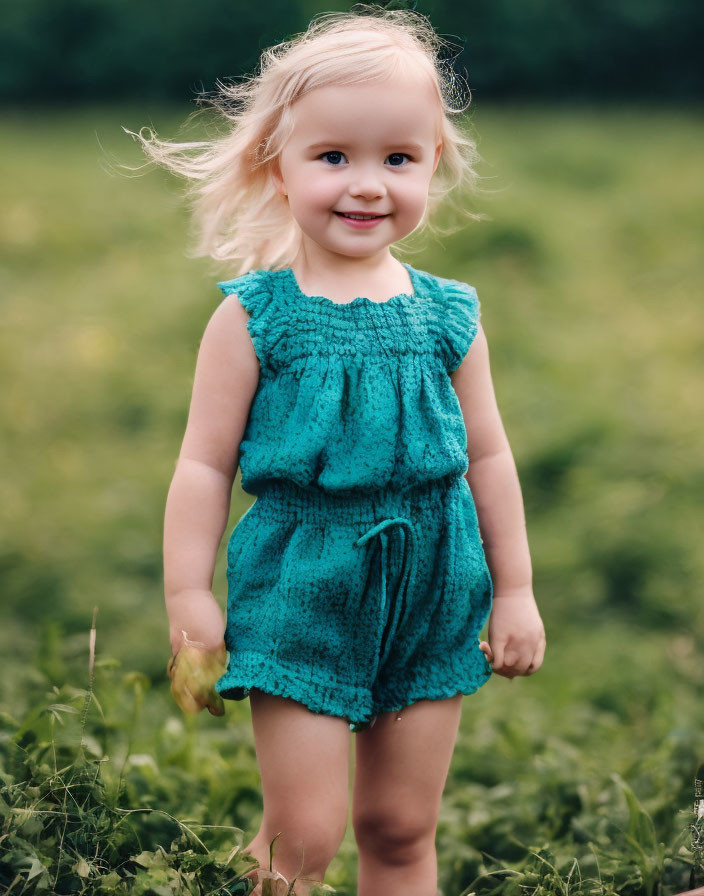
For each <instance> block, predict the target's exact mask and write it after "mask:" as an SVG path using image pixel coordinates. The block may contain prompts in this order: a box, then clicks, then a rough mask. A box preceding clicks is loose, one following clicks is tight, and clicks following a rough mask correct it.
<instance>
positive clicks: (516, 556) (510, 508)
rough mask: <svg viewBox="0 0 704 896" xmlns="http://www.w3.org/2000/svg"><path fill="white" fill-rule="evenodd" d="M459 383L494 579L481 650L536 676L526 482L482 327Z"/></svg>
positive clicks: (541, 650)
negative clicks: (523, 482) (523, 483)
mask: <svg viewBox="0 0 704 896" xmlns="http://www.w3.org/2000/svg"><path fill="white" fill-rule="evenodd" d="M452 385H453V386H454V388H455V391H456V392H457V396H458V398H459V401H460V406H461V408H462V415H463V417H464V421H465V426H466V428H467V451H468V454H469V469H468V470H467V481H468V483H469V487H470V489H471V491H472V495H473V497H474V501H475V504H476V508H477V518H478V520H479V528H480V530H481V533H482V540H483V542H484V552H485V554H486V558H487V563H488V565H489V569H490V571H491V577H492V581H493V584H494V601H493V604H492V608H491V615H490V616H489V644H487V643H486V642H481V643H480V647H481V649H482V650H484V651H485V653H487V655H488V658H489V660H490V662H491V664H492V669H493V670H494V671H495V672H498V673H499V674H500V675H503V676H505V677H506V678H509V679H513V677H514V676H516V675H532V674H533V673H534V672H536V671H537V670H538V669H539V668H540V666H541V665H542V663H543V656H544V654H545V629H544V627H543V622H542V620H541V618H540V613H539V612H538V607H537V605H536V602H535V597H534V596H533V585H532V578H533V573H532V569H531V561H530V551H529V548H528V537H527V534H526V524H525V515H524V510H523V498H522V496H521V487H520V484H519V482H518V474H517V472H516V464H515V463H514V460H513V455H512V453H511V448H510V446H509V444H508V439H507V437H506V432H505V430H504V427H503V424H502V422H501V417H500V415H499V410H498V408H497V406H496V396H495V394H494V387H493V384H492V381H491V372H490V368H489V349H488V346H487V341H486V336H485V335H484V331H483V330H482V328H481V327H480V328H479V330H478V332H477V335H476V337H475V339H474V342H473V343H472V345H471V346H470V349H469V351H468V352H467V354H466V355H465V358H464V360H463V361H462V363H461V364H460V366H459V368H458V369H457V370H455V371H454V373H453V374H452Z"/></svg>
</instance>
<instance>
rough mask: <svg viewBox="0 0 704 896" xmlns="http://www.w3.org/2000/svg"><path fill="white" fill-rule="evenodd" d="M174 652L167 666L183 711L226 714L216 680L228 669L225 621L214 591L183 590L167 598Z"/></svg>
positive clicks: (217, 714) (178, 702)
mask: <svg viewBox="0 0 704 896" xmlns="http://www.w3.org/2000/svg"><path fill="white" fill-rule="evenodd" d="M166 603H167V610H168V615H169V629H170V632H169V635H170V640H171V650H172V656H171V658H170V660H169V662H168V664H167V666H166V672H167V674H168V676H169V678H170V679H171V693H172V695H173V697H174V700H175V701H176V703H177V704H178V705H179V706H180V708H181V709H182V710H183V712H185V713H188V714H195V713H199V712H200V711H201V710H202V709H203V708H204V707H206V706H207V708H208V711H209V712H210V713H211V715H214V716H221V715H224V714H225V706H224V704H223V701H222V697H220V695H219V694H218V693H217V692H216V691H215V687H214V685H215V682H216V681H217V680H218V678H220V676H221V675H223V674H224V672H225V664H226V649H225V642H224V635H223V633H224V629H225V621H224V619H223V615H222V611H221V610H220V607H219V605H218V602H217V601H216V600H215V597H214V596H213V594H212V592H210V591H182V592H179V593H178V594H176V595H173V596H170V597H168V598H167V602H166Z"/></svg>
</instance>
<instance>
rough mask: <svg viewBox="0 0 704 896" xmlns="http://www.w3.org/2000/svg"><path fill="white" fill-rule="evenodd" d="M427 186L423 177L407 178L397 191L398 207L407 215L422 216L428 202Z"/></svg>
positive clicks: (426, 179) (425, 178)
mask: <svg viewBox="0 0 704 896" xmlns="http://www.w3.org/2000/svg"><path fill="white" fill-rule="evenodd" d="M428 185H429V184H428V178H427V177H425V175H423V176H418V177H414V178H408V179H407V180H406V182H405V183H404V184H403V185H401V187H400V189H399V190H398V191H397V193H398V203H399V206H400V207H402V208H403V209H404V210H405V211H406V212H407V213H408V214H409V215H410V214H412V215H418V216H420V215H422V214H423V211H424V209H425V206H426V204H427V202H428Z"/></svg>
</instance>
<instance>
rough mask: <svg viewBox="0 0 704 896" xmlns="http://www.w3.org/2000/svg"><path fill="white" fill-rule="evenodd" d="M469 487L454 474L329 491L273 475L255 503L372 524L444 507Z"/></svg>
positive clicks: (282, 516)
mask: <svg viewBox="0 0 704 896" xmlns="http://www.w3.org/2000/svg"><path fill="white" fill-rule="evenodd" d="M463 489H466V490H469V485H468V483H467V480H466V479H465V477H464V476H457V475H456V474H452V475H450V476H445V477H442V478H440V479H432V480H429V481H427V482H423V483H419V484H416V485H412V486H409V487H408V488H405V489H403V490H399V489H397V488H389V487H383V488H379V489H375V490H374V491H358V492H353V491H346V492H325V491H323V490H322V489H319V488H302V487H301V486H299V485H297V484H296V483H295V482H293V481H292V480H290V479H271V480H267V482H266V483H264V484H261V485H260V486H259V488H258V493H257V496H256V497H257V500H256V501H255V504H256V505H257V506H258V507H259V509H261V510H262V512H264V511H265V512H266V514H267V516H268V517H269V518H271V519H278V520H282V521H285V520H292V519H300V520H309V521H316V520H319V519H327V520H328V521H333V522H339V523H350V524H360V525H364V524H371V523H372V522H373V521H375V520H378V519H381V518H384V517H388V516H392V517H395V516H403V515H409V514H413V515H416V514H421V515H422V514H424V513H428V512H431V511H432V510H438V509H440V508H442V507H444V505H445V502H446V501H447V499H448V498H450V497H452V496H453V495H455V494H456V493H457V492H460V491H462V490H463Z"/></svg>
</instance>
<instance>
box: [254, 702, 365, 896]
mask: <svg viewBox="0 0 704 896" xmlns="http://www.w3.org/2000/svg"><path fill="white" fill-rule="evenodd" d="M249 701H250V706H251V709H252V725H253V728H254V741H255V748H256V753H257V763H258V765H259V772H260V775H261V780H262V796H263V801H264V815H263V818H262V823H261V826H260V828H259V831H258V832H257V835H256V836H255V838H254V840H252V842H251V843H250V844H249V846H247V847H245V850H244V851H245V852H249V853H251V854H252V855H253V856H254V857H255V858H256V859H257V860H258V862H259V866H260V868H264V869H267V870H268V869H269V846H270V844H271V841H272V840H273V839H274V837H275V836H276V835H277V834H279V833H280V836H279V837H278V838H277V840H276V842H275V843H274V861H273V869H274V871H278V872H280V873H281V874H283V875H284V877H285V878H286V879H287V880H288V881H289V883H290V882H291V881H292V880H293V878H298V881H297V883H296V886H295V892H296V896H308V894H309V892H310V889H311V888H312V886H313V885H314V882H316V881H317V882H322V881H323V879H324V876H325V871H326V869H327V867H328V865H329V864H330V862H331V860H332V859H333V858H334V856H335V854H336V853H337V850H338V849H339V846H340V843H341V842H342V839H343V837H344V835H345V830H346V829H347V813H348V803H349V797H348V774H349V741H350V730H349V723H348V722H347V721H346V720H345V719H342V718H339V717H337V716H327V715H321V714H318V713H314V712H311V711H310V710H309V709H308V708H307V707H306V706H303V704H301V703H297V702H296V701H294V700H290V699H288V698H286V697H277V696H274V695H272V694H267V693H264V692H263V691H260V690H258V689H254V688H253V689H252V691H251V692H250V696H249ZM302 878H306V879H308V880H306V881H304V880H302ZM282 892H285V888H284V890H283V891H282ZM260 893H261V886H257V888H255V890H254V891H253V896H254V894H256V896H259V894H260Z"/></svg>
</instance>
